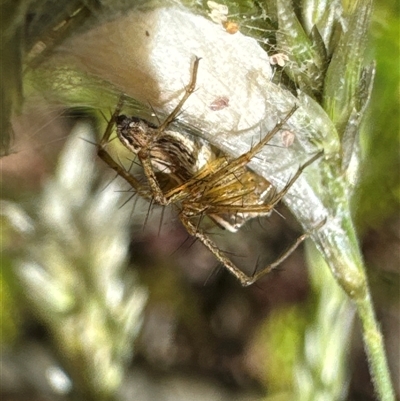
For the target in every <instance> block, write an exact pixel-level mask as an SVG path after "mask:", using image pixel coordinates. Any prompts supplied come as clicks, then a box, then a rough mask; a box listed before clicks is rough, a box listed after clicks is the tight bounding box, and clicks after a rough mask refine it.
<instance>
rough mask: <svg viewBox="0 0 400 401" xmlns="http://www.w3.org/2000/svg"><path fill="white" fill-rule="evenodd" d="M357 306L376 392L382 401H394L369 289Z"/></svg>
mask: <svg viewBox="0 0 400 401" xmlns="http://www.w3.org/2000/svg"><path fill="white" fill-rule="evenodd" d="M356 305H357V312H358V315H359V316H360V319H361V322H362V327H363V337H364V346H365V352H366V353H367V357H368V362H369V366H370V372H371V377H372V380H373V382H374V386H375V391H376V392H377V394H378V396H379V399H380V400H382V401H392V400H394V391H393V387H392V384H391V380H390V373H389V369H388V365H387V361H386V356H385V352H384V344H383V337H382V333H381V331H380V328H379V325H378V323H377V321H376V317H375V313H374V309H373V307H372V300H371V296H370V293H369V289H368V288H366V296H365V297H364V298H363V299H358V300H356Z"/></svg>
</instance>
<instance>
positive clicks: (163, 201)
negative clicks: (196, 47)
mask: <svg viewBox="0 0 400 401" xmlns="http://www.w3.org/2000/svg"><path fill="white" fill-rule="evenodd" d="M200 60H201V58H199V57H196V58H195V60H194V65H193V70H192V75H191V79H190V82H189V85H188V86H187V87H186V88H185V94H184V95H183V97H182V99H181V100H180V102H179V103H178V104H177V106H176V107H175V109H174V110H173V111H172V113H171V114H170V115H169V116H168V117H167V118H166V119H165V120H164V122H163V123H162V124H161V125H160V126H159V127H158V129H157V131H156V133H155V134H154V136H153V137H152V140H151V141H149V143H148V145H147V146H144V147H143V148H142V149H141V150H140V152H139V153H138V157H139V159H140V162H141V163H142V166H143V171H144V174H145V175H146V178H147V180H148V183H149V186H150V189H151V192H152V194H153V197H154V200H155V202H156V203H158V204H160V205H164V206H165V205H168V204H169V203H170V201H169V200H168V199H167V198H166V197H165V195H164V193H163V191H162V189H161V188H160V185H159V183H158V180H157V177H156V175H155V172H154V168H153V166H152V164H151V156H150V149H151V146H152V145H153V144H154V143H155V142H156V141H157V140H158V139H159V138H160V136H161V135H162V134H163V132H164V131H165V130H166V128H167V127H168V125H169V124H171V123H172V122H173V121H174V119H175V118H176V116H177V115H178V113H179V111H180V110H181V109H182V106H183V105H184V103H185V102H186V100H187V99H188V98H189V96H190V95H191V94H192V93H193V92H194V90H195V89H196V79H197V71H198V69H199V62H200Z"/></svg>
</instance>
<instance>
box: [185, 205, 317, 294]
mask: <svg viewBox="0 0 400 401" xmlns="http://www.w3.org/2000/svg"><path fill="white" fill-rule="evenodd" d="M179 218H180V220H181V222H182V224H183V225H184V227H185V228H186V230H187V231H188V233H189V234H190V235H192V236H194V237H196V238H198V239H199V240H200V241H201V242H202V243H203V245H204V246H205V247H206V248H208V249H209V251H210V252H211V253H212V254H213V255H214V256H215V257H216V259H218V261H219V262H221V263H222V264H223V266H224V267H225V268H226V269H227V270H228V271H229V272H230V273H231V274H233V275H234V276H235V277H236V278H237V279H238V280H239V281H240V284H241V285H242V286H243V287H247V286H249V285H251V284H254V283H255V282H256V281H258V280H259V279H260V278H261V277H263V276H265V275H266V274H268V273H270V272H271V271H272V270H273V269H275V268H276V267H278V266H279V265H280V264H281V263H282V262H283V261H284V260H285V259H287V258H288V257H289V256H290V255H291V254H292V253H293V252H294V251H295V250H296V248H297V247H298V246H299V245H300V244H301V243H302V242H303V241H304V240H306V239H307V238H308V237H309V236H310V234H309V233H305V234H303V235H301V236H300V237H298V238H297V239H296V241H295V242H294V243H293V244H292V245H291V246H290V247H289V248H288V249H286V251H284V252H283V253H282V254H281V255H280V256H279V257H278V258H277V259H276V260H275V261H274V262H273V263H271V264H269V265H268V266H266V267H264V268H263V269H262V270H259V271H258V272H255V273H254V274H253V275H252V276H248V275H246V274H245V273H243V272H242V271H241V270H240V269H239V268H238V267H237V266H236V265H235V264H234V263H233V262H232V261H231V260H230V259H229V258H228V257H226V256H225V254H224V253H223V252H222V251H221V250H220V249H219V248H218V246H217V245H216V244H215V243H214V242H213V241H212V240H211V239H210V238H209V237H208V236H207V235H206V234H205V233H204V232H203V231H202V230H201V229H199V228H197V227H196V226H195V225H194V224H193V223H192V222H191V221H190V218H189V217H188V216H186V215H185V214H184V213H181V214H180V215H179ZM322 223H325V221H323V222H322ZM319 227H320V225H318V228H319Z"/></svg>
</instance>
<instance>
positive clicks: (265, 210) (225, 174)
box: [97, 57, 322, 286]
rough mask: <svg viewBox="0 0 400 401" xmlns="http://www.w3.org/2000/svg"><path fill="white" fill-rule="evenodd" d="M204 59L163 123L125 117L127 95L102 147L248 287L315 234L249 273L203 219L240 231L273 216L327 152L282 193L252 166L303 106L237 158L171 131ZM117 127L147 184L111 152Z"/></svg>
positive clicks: (105, 158)
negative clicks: (252, 221) (226, 251)
mask: <svg viewBox="0 0 400 401" xmlns="http://www.w3.org/2000/svg"><path fill="white" fill-rule="evenodd" d="M199 62H200V58H198V57H196V59H195V61H194V65H193V70H192V74H191V80H190V82H189V85H188V86H187V87H186V88H185V94H184V95H183V97H182V99H181V100H180V102H179V103H178V105H177V106H176V107H175V109H174V110H173V111H172V113H171V114H169V115H168V117H167V118H166V119H165V120H164V122H162V123H161V124H160V125H159V126H156V125H154V124H152V123H150V122H148V121H146V120H144V119H140V118H137V117H127V116H125V115H120V111H121V109H122V106H123V98H122V97H121V99H120V101H119V102H118V104H117V107H116V109H115V111H114V113H113V114H112V117H111V119H110V121H109V122H108V125H107V128H106V130H105V133H104V135H103V137H102V139H101V141H100V143H99V144H98V146H97V148H98V155H99V156H100V157H101V159H103V161H104V162H106V163H107V164H108V165H109V166H110V167H111V168H112V169H114V170H115V171H116V172H117V174H118V175H119V176H121V177H122V178H124V179H125V180H126V181H127V182H128V183H129V184H130V185H131V186H132V188H133V189H134V190H135V191H136V193H137V194H138V195H140V196H142V197H144V198H146V199H147V200H149V201H150V202H153V203H155V204H158V205H161V206H167V205H175V206H177V207H178V210H179V219H180V221H181V222H182V224H183V226H184V227H185V228H186V230H187V231H188V233H189V234H190V235H191V236H194V237H195V238H197V239H199V240H200V241H201V242H202V243H203V244H204V245H205V246H206V247H207V248H208V249H209V250H210V251H211V252H212V253H213V254H214V256H215V257H216V259H217V260H218V261H219V262H220V263H222V265H223V266H225V268H226V269H227V270H228V271H229V272H230V273H232V274H233V275H234V276H235V277H236V278H237V279H238V280H239V281H240V283H241V284H242V285H243V286H248V285H251V284H253V283H254V282H256V281H257V280H259V279H260V278H261V277H262V276H264V275H265V274H267V273H269V272H270V271H271V270H273V269H274V268H275V267H277V266H278V265H279V264H280V263H282V262H283V261H284V260H285V259H286V258H287V257H288V256H289V255H290V254H291V253H292V252H293V251H294V250H295V249H296V248H297V247H298V246H299V245H300V243H302V242H303V241H304V240H305V239H306V238H308V237H309V234H308V233H305V234H303V235H301V236H300V237H299V238H297V240H296V241H295V242H294V243H293V244H292V245H291V246H290V247H289V248H288V249H287V250H286V251H285V252H284V253H283V254H282V255H281V256H280V257H278V259H277V260H276V261H274V262H273V263H271V264H269V265H268V266H266V267H264V268H263V269H261V270H259V271H256V272H255V273H254V274H253V275H251V276H248V275H246V274H245V273H243V272H242V271H241V270H240V269H239V268H238V267H237V266H236V265H235V264H234V263H233V262H232V261H231V260H230V259H229V258H228V257H227V256H226V255H225V254H224V252H223V251H221V250H220V249H219V248H218V246H217V245H216V244H215V243H214V242H213V241H212V240H211V238H210V237H209V236H208V235H207V234H206V233H205V232H204V231H203V230H202V229H201V228H200V227H199V224H200V221H201V219H202V218H203V217H204V216H205V215H206V216H208V217H210V218H211V219H212V220H213V221H214V222H215V223H216V224H217V225H219V226H221V227H223V228H225V229H228V230H229V231H232V232H235V231H237V230H238V229H239V228H240V227H241V226H242V225H243V224H244V223H245V222H246V221H247V220H249V219H251V218H253V217H257V216H268V215H270V214H271V212H272V211H273V210H274V207H275V206H276V205H277V203H278V202H279V201H280V200H281V199H282V198H283V197H284V195H285V194H286V193H287V192H288V190H289V189H290V187H291V186H292V185H293V183H294V182H295V181H296V180H297V179H298V177H299V176H300V175H301V173H302V172H303V170H304V169H305V168H306V167H307V166H309V165H310V164H312V163H313V162H314V161H315V160H317V159H318V158H319V157H320V156H321V155H322V153H321V152H319V153H317V154H316V155H314V156H313V157H312V158H310V159H309V160H308V161H307V162H305V163H304V164H303V165H301V166H300V167H299V168H298V170H297V171H296V173H295V174H294V175H293V177H292V178H291V179H290V180H289V181H288V182H287V184H286V185H285V187H284V188H283V189H282V190H281V191H276V190H275V189H274V187H273V186H272V185H271V184H270V183H269V182H268V181H267V180H266V179H264V178H263V177H261V176H259V175H257V174H256V173H254V172H252V171H251V170H250V169H249V168H248V167H247V164H248V163H249V162H250V160H251V159H252V158H253V157H254V156H255V155H256V154H257V153H258V152H259V151H260V150H261V149H262V148H263V146H265V145H266V144H267V143H268V142H269V141H270V139H271V138H272V137H273V136H274V135H275V134H276V133H277V132H278V131H279V130H281V128H282V127H283V126H284V124H285V123H286V122H287V121H288V119H289V118H290V117H291V116H292V115H293V113H294V112H295V111H296V109H297V106H295V107H293V108H292V109H291V110H290V111H289V112H288V113H287V115H286V116H285V118H284V119H283V120H281V121H280V122H278V123H277V124H276V125H275V127H274V128H273V129H272V130H271V131H270V132H268V133H267V135H265V137H264V138H263V139H261V140H260V142H259V143H257V144H256V145H255V146H253V147H252V148H251V149H250V150H249V151H248V152H246V153H244V154H242V155H241V156H239V157H236V158H230V157H228V156H226V155H223V154H221V153H219V152H218V151H215V150H213V148H212V147H211V145H209V144H208V143H207V142H206V141H203V140H201V139H199V138H193V139H190V138H188V137H187V136H185V135H184V134H182V133H179V132H175V131H172V130H169V129H168V127H169V125H170V124H171V123H172V122H173V121H174V120H175V118H176V117H177V115H178V113H179V112H180V110H181V109H182V106H183V105H184V103H185V101H186V100H187V99H188V97H189V96H190V95H191V94H192V93H193V92H194V90H195V88H196V77H197V71H198V67H199ZM114 125H116V128H117V136H118V138H119V140H120V141H121V142H122V144H123V145H124V146H125V147H126V148H128V149H129V150H130V151H131V152H133V153H135V154H136V155H137V156H138V158H139V161H140V163H141V166H142V167H143V172H144V175H145V177H146V181H147V182H146V183H143V182H141V181H139V180H138V179H137V178H136V177H134V176H133V175H131V174H130V173H129V171H127V170H126V169H125V168H123V167H122V166H121V165H120V164H118V163H117V162H116V161H115V160H114V159H113V158H112V157H111V155H110V154H109V153H108V152H107V150H106V147H107V144H108V142H109V140H110V136H111V134H112V131H113V128H114ZM165 183H166V184H167V185H166V186H165Z"/></svg>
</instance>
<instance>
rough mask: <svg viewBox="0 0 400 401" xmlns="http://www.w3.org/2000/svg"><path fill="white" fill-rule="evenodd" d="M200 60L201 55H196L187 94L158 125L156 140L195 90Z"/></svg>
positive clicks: (186, 90) (186, 89)
mask: <svg viewBox="0 0 400 401" xmlns="http://www.w3.org/2000/svg"><path fill="white" fill-rule="evenodd" d="M200 60H201V58H200V57H196V58H195V60H194V64H193V70H192V76H191V78H190V82H189V85H188V86H187V87H186V88H185V94H184V95H183V97H182V99H181V100H180V102H179V103H178V104H177V106H176V107H175V109H174V110H173V111H172V113H171V114H170V115H169V116H168V117H167V118H166V119H165V121H164V122H163V123H162V124H161V125H160V126H159V127H158V133H157V136H156V137H155V138H154V141H156V140H157V139H158V138H159V137H160V136H161V135H162V133H163V132H164V131H165V129H166V128H167V127H168V125H169V124H171V123H172V122H173V121H174V120H175V118H176V116H177V115H178V113H179V112H180V110H181V109H182V107H183V105H184V103H185V102H186V100H187V99H188V98H189V96H190V95H191V94H192V93H193V92H194V91H195V89H196V80H197V71H198V69H199V62H200Z"/></svg>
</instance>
